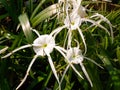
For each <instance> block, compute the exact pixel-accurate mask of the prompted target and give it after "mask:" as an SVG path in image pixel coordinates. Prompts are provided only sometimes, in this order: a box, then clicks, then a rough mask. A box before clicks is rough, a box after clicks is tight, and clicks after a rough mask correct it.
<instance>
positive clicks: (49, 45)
mask: <svg viewBox="0 0 120 90" xmlns="http://www.w3.org/2000/svg"><path fill="white" fill-rule="evenodd" d="M33 31H34V32H35V33H36V34H37V35H38V38H37V39H35V40H34V41H33V44H28V45H24V46H21V47H19V48H17V49H15V50H13V51H12V52H10V53H8V54H7V55H5V56H3V57H1V58H7V57H9V56H10V55H12V54H13V53H15V52H17V51H19V50H21V49H25V48H28V47H33V50H34V52H35V53H36V55H35V56H34V58H33V59H32V61H31V62H30V64H29V66H28V69H27V71H26V74H25V76H24V78H23V80H22V81H21V83H20V84H19V85H18V87H17V88H16V89H19V88H20V87H21V86H22V84H23V83H24V82H25V80H26V79H27V76H28V75H29V71H30V69H31V67H32V65H33V63H34V61H35V60H36V58H37V57H38V56H47V57H48V61H49V64H50V66H51V69H52V71H53V74H54V75H55V78H56V80H57V82H58V84H59V89H60V81H59V77H58V75H57V71H56V69H55V66H54V64H53V61H52V58H51V56H50V53H51V52H52V51H53V49H54V48H55V49H56V50H58V51H59V52H60V53H61V54H62V55H63V56H64V57H66V56H65V54H64V53H65V52H66V51H65V49H63V48H62V47H60V46H56V44H55V36H54V35H56V34H55V33H58V32H54V33H51V34H50V35H48V34H45V35H39V33H38V32H37V31H36V30H35V29H33ZM71 66H72V65H71ZM72 67H73V66H72ZM73 68H74V67H73Z"/></svg>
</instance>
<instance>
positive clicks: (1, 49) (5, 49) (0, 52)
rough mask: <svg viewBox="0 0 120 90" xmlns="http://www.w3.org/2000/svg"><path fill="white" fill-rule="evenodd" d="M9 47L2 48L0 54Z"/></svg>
mask: <svg viewBox="0 0 120 90" xmlns="http://www.w3.org/2000/svg"><path fill="white" fill-rule="evenodd" d="M7 49H8V46H6V47H5V48H3V49H1V50H0V54H2V53H4V52H5V51H6V50H7Z"/></svg>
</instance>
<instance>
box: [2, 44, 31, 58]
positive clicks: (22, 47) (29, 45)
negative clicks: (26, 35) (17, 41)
mask: <svg viewBox="0 0 120 90" xmlns="http://www.w3.org/2000/svg"><path fill="white" fill-rule="evenodd" d="M28 47H32V45H31V44H28V45H24V46H21V47H19V48H17V49H15V50H13V51H11V52H10V53H8V54H7V55H5V56H3V57H1V58H7V57H9V56H10V55H12V54H13V53H15V52H17V51H19V50H21V49H24V48H28Z"/></svg>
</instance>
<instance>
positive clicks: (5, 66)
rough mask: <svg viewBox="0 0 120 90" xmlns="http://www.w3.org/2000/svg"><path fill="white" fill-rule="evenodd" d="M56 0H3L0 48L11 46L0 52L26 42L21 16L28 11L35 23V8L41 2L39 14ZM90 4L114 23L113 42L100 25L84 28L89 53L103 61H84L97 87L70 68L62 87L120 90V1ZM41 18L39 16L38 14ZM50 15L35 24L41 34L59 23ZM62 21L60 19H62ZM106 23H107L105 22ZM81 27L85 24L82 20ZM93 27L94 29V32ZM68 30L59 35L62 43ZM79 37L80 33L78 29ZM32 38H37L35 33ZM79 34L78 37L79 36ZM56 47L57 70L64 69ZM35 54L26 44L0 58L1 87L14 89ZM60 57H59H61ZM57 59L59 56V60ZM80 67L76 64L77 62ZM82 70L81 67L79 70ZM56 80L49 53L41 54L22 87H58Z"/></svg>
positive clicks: (0, 2) (67, 89)
mask: <svg viewBox="0 0 120 90" xmlns="http://www.w3.org/2000/svg"><path fill="white" fill-rule="evenodd" d="M56 2H57V1H56V0H28V1H27V0H0V49H2V48H4V47H5V46H8V47H9V49H8V50H7V51H6V52H4V53H2V54H0V57H1V56H3V55H4V54H6V53H8V52H10V51H12V50H14V49H15V48H17V47H20V46H22V45H25V44H27V43H28V42H27V40H26V38H25V36H24V33H23V30H22V28H21V27H20V28H19V29H17V27H18V26H19V19H18V17H19V16H20V15H21V14H23V13H27V15H28V18H29V20H30V24H31V26H33V23H34V22H32V18H31V17H32V15H33V12H34V10H35V8H36V7H37V6H38V5H40V6H39V8H38V9H37V11H36V13H35V15H33V17H35V16H36V15H38V14H39V13H40V12H41V11H42V10H44V9H45V8H47V7H48V6H50V5H52V4H54V3H56ZM82 4H83V5H84V6H87V5H88V7H87V8H89V9H91V10H92V11H94V12H98V13H101V14H103V15H104V16H106V17H107V18H108V19H109V20H110V22H111V23H112V24H113V31H114V43H111V40H110V38H109V37H108V35H106V34H105V33H104V32H103V31H102V30H100V29H99V28H97V29H96V28H90V30H87V31H83V33H84V35H85V38H86V43H87V47H88V52H87V55H86V56H87V57H89V58H92V59H94V60H95V61H96V62H98V63H100V64H101V66H103V67H104V69H101V68H99V67H97V66H96V65H94V64H92V63H90V62H87V61H84V65H85V66H86V68H87V71H88V73H89V75H90V78H91V79H92V81H93V85H94V87H93V88H91V87H90V85H89V83H88V81H87V80H86V79H85V80H81V79H80V78H78V76H77V75H76V74H75V73H74V72H73V71H72V69H69V71H68V72H67V75H65V79H64V81H63V83H62V89H63V90H89V89H90V90H119V89H120V5H119V4H120V1H114V0H113V2H112V3H105V2H101V1H100V2H98V3H97V2H92V1H90V0H86V1H85V0H83V3H82ZM38 18H40V17H38ZM51 18H52V17H50V18H47V20H43V21H41V22H38V23H39V24H38V25H35V26H33V27H34V28H35V29H37V30H38V31H39V33H40V34H45V33H50V32H51V31H52V30H53V29H55V28H56V27H58V21H57V20H56V19H51ZM59 24H60V23H59ZM103 24H104V23H103ZM82 28H83V29H84V28H86V26H85V25H84V24H83V25H82ZM93 31H94V32H93ZM64 34H65V32H63V33H61V35H59V36H58V42H60V43H63V42H62V41H61V39H62V38H63V37H64ZM75 35H76V37H77V34H76V33H75ZM33 38H36V36H35V35H33ZM78 38H79V37H78ZM56 53H57V52H56V51H54V53H52V57H53V60H54V63H55V65H56V69H57V72H59V73H62V72H63V69H64V68H65V66H66V65H65V63H63V62H62V58H61V55H59V54H58V55H56ZM33 56H34V52H33V50H32V49H30V48H27V49H24V50H21V51H19V52H17V53H15V54H13V55H12V56H10V57H8V58H6V59H4V60H0V90H14V89H15V87H16V86H17V85H18V84H19V82H20V80H21V79H22V78H23V77H24V74H25V72H26V69H27V67H28V65H29V63H30V61H31V59H32V58H33ZM58 58H59V59H58ZM56 59H57V60H56ZM76 67H77V66H76ZM80 72H81V71H80ZM56 88H57V82H56V80H55V78H54V75H53V73H52V71H51V68H50V66H49V63H48V62H47V58H46V57H39V58H38V59H37V60H36V61H35V63H34V65H33V66H32V69H31V71H30V75H29V76H28V78H27V80H26V82H25V83H24V85H23V86H22V87H21V88H20V90H47V89H50V90H55V89H56Z"/></svg>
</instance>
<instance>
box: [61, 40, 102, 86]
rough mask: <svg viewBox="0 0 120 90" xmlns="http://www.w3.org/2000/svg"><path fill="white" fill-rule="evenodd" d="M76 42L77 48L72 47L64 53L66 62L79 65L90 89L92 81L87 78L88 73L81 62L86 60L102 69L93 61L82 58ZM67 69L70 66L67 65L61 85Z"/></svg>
mask: <svg viewBox="0 0 120 90" xmlns="http://www.w3.org/2000/svg"><path fill="white" fill-rule="evenodd" d="M76 42H77V45H78V46H77V47H73V48H72V47H71V48H70V49H68V50H67V52H66V54H67V55H66V56H67V60H69V61H70V63H71V64H80V66H81V69H82V71H83V73H84V74H85V76H86V78H87V79H88V81H89V83H90V85H91V87H92V86H93V84H92V81H91V79H90V77H89V75H88V73H87V71H86V69H85V66H84V65H83V61H84V59H87V60H89V61H91V62H92V63H94V64H96V65H97V66H99V67H100V68H102V67H101V66H100V65H99V64H97V63H96V62H95V61H94V60H92V59H90V58H87V57H85V56H83V55H82V51H81V50H80V49H79V43H78V41H76ZM69 67H70V64H68V66H67V67H66V69H65V71H64V73H63V76H62V78H61V81H60V83H62V81H63V78H64V76H65V74H66V72H67V70H68V69H69ZM73 70H74V69H73ZM74 71H75V72H78V71H76V70H74ZM77 74H78V73H77ZM81 77H82V76H81Z"/></svg>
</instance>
